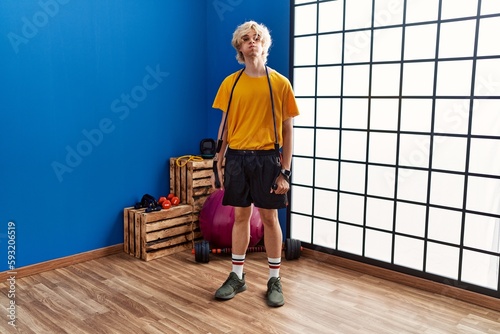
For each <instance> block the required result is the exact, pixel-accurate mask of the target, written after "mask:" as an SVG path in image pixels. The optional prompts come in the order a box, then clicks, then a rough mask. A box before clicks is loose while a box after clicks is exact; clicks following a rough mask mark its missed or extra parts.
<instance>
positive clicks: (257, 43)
mask: <svg viewBox="0 0 500 334" xmlns="http://www.w3.org/2000/svg"><path fill="white" fill-rule="evenodd" d="M240 43H241V44H240V48H239V51H240V52H241V53H243V56H244V57H245V59H247V58H249V57H250V58H252V57H260V56H261V55H262V39H261V36H260V35H259V34H257V32H256V31H255V30H250V31H249V32H248V33H247V34H245V35H243V36H242V37H241V41H240Z"/></svg>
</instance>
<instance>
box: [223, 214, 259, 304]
mask: <svg viewBox="0 0 500 334" xmlns="http://www.w3.org/2000/svg"><path fill="white" fill-rule="evenodd" d="M251 215H252V207H251V206H249V207H235V208H234V225H233V230H232V245H231V247H232V254H231V255H232V271H231V273H230V274H229V277H228V278H227V280H226V281H225V282H224V284H222V286H221V287H220V288H219V289H218V290H217V291H216V292H215V298H217V299H222V300H227V299H231V298H233V297H234V296H235V295H236V294H237V293H239V292H243V291H245V290H246V288H247V286H246V284H245V275H244V274H243V265H244V263H245V255H246V251H247V248H248V243H249V242H250V216H251Z"/></svg>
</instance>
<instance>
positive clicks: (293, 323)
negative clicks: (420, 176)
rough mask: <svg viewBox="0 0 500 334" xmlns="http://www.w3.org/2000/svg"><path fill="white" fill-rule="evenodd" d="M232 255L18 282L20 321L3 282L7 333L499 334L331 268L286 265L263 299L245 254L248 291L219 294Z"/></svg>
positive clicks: (493, 324) (457, 313)
mask: <svg viewBox="0 0 500 334" xmlns="http://www.w3.org/2000/svg"><path fill="white" fill-rule="evenodd" d="M229 269H230V259H229V257H228V256H227V255H212V256H211V258H210V263H208V264H199V263H196V262H195V261H194V258H193V256H192V255H191V253H190V252H188V251H186V252H182V253H178V254H175V255H171V256H167V257H163V258H160V259H157V260H154V261H150V262H144V261H141V260H138V259H135V258H132V257H130V256H129V255H126V254H124V253H122V254H117V255H111V256H108V257H104V258H100V259H97V260H92V261H88V262H84V263H79V264H76V265H71V266H69V267H66V268H63V269H55V270H52V271H48V272H44V273H41V274H37V275H33V276H29V277H24V278H19V279H18V280H17V282H16V298H15V301H16V305H17V310H16V317H17V320H16V324H17V327H16V328H15V329H14V328H13V327H12V326H9V325H8V318H7V314H8V312H7V307H8V305H9V298H8V296H7V294H8V287H7V285H6V284H5V283H2V284H1V285H0V291H1V293H0V312H1V313H2V316H1V317H0V332H1V333H36V334H41V333H51V334H54V333H92V334H94V333H120V334H123V333H500V312H496V311H492V310H490V309H486V308H482V307H479V306H475V305H472V304H468V303H465V302H461V301H457V300H454V299H452V298H448V297H443V296H440V295H436V294H431V293H427V292H423V291H421V290H417V289H414V288H410V287H406V286H402V285H398V284H396V283H392V282H388V281H384V280H381V279H377V278H374V277H371V276H368V275H365V274H360V273H357V272H354V271H350V270H347V269H343V268H340V267H335V266H331V265H325V264H324V263H322V262H319V261H318V260H317V259H315V258H314V257H312V256H309V257H308V256H303V257H301V258H300V259H299V260H295V261H283V264H282V268H281V275H282V282H283V290H284V293H285V300H286V303H285V305H284V306H283V307H280V308H269V307H268V306H267V305H266V303H265V299H264V293H265V288H266V281H267V274H268V269H267V261H266V257H265V254H264V253H249V254H248V255H247V261H246V264H245V271H246V273H247V275H246V281H247V285H248V290H247V291H245V292H243V293H240V294H238V295H237V296H236V297H235V298H234V299H232V300H229V301H225V302H220V301H216V300H214V298H213V295H214V292H215V290H216V289H217V288H218V287H219V286H220V284H222V282H223V281H224V280H225V279H226V277H227V275H228V271H229Z"/></svg>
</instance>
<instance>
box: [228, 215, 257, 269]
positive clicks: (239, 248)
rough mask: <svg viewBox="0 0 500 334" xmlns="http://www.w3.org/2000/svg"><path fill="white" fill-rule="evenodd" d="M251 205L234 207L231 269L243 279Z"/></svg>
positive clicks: (248, 239)
mask: <svg viewBox="0 0 500 334" xmlns="http://www.w3.org/2000/svg"><path fill="white" fill-rule="evenodd" d="M251 215H252V207H251V206H249V207H246V208H242V207H235V208H234V225H233V231H232V241H231V248H232V261H233V269H232V271H233V272H234V273H236V274H237V275H238V278H239V279H243V265H244V264H245V255H246V252H247V248H248V243H249V242H250V216H251Z"/></svg>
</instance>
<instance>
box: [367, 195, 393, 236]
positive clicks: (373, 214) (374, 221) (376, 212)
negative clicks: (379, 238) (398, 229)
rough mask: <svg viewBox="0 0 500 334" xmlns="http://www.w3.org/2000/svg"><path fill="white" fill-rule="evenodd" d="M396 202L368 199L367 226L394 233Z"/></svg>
mask: <svg viewBox="0 0 500 334" xmlns="http://www.w3.org/2000/svg"><path fill="white" fill-rule="evenodd" d="M393 211H394V201H392V200H391V201H388V200H384V199H378V198H370V197H369V198H367V202H366V226H370V227H375V228H378V229H383V230H386V231H392V224H393V222H392V220H393V219H392V217H393Z"/></svg>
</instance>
